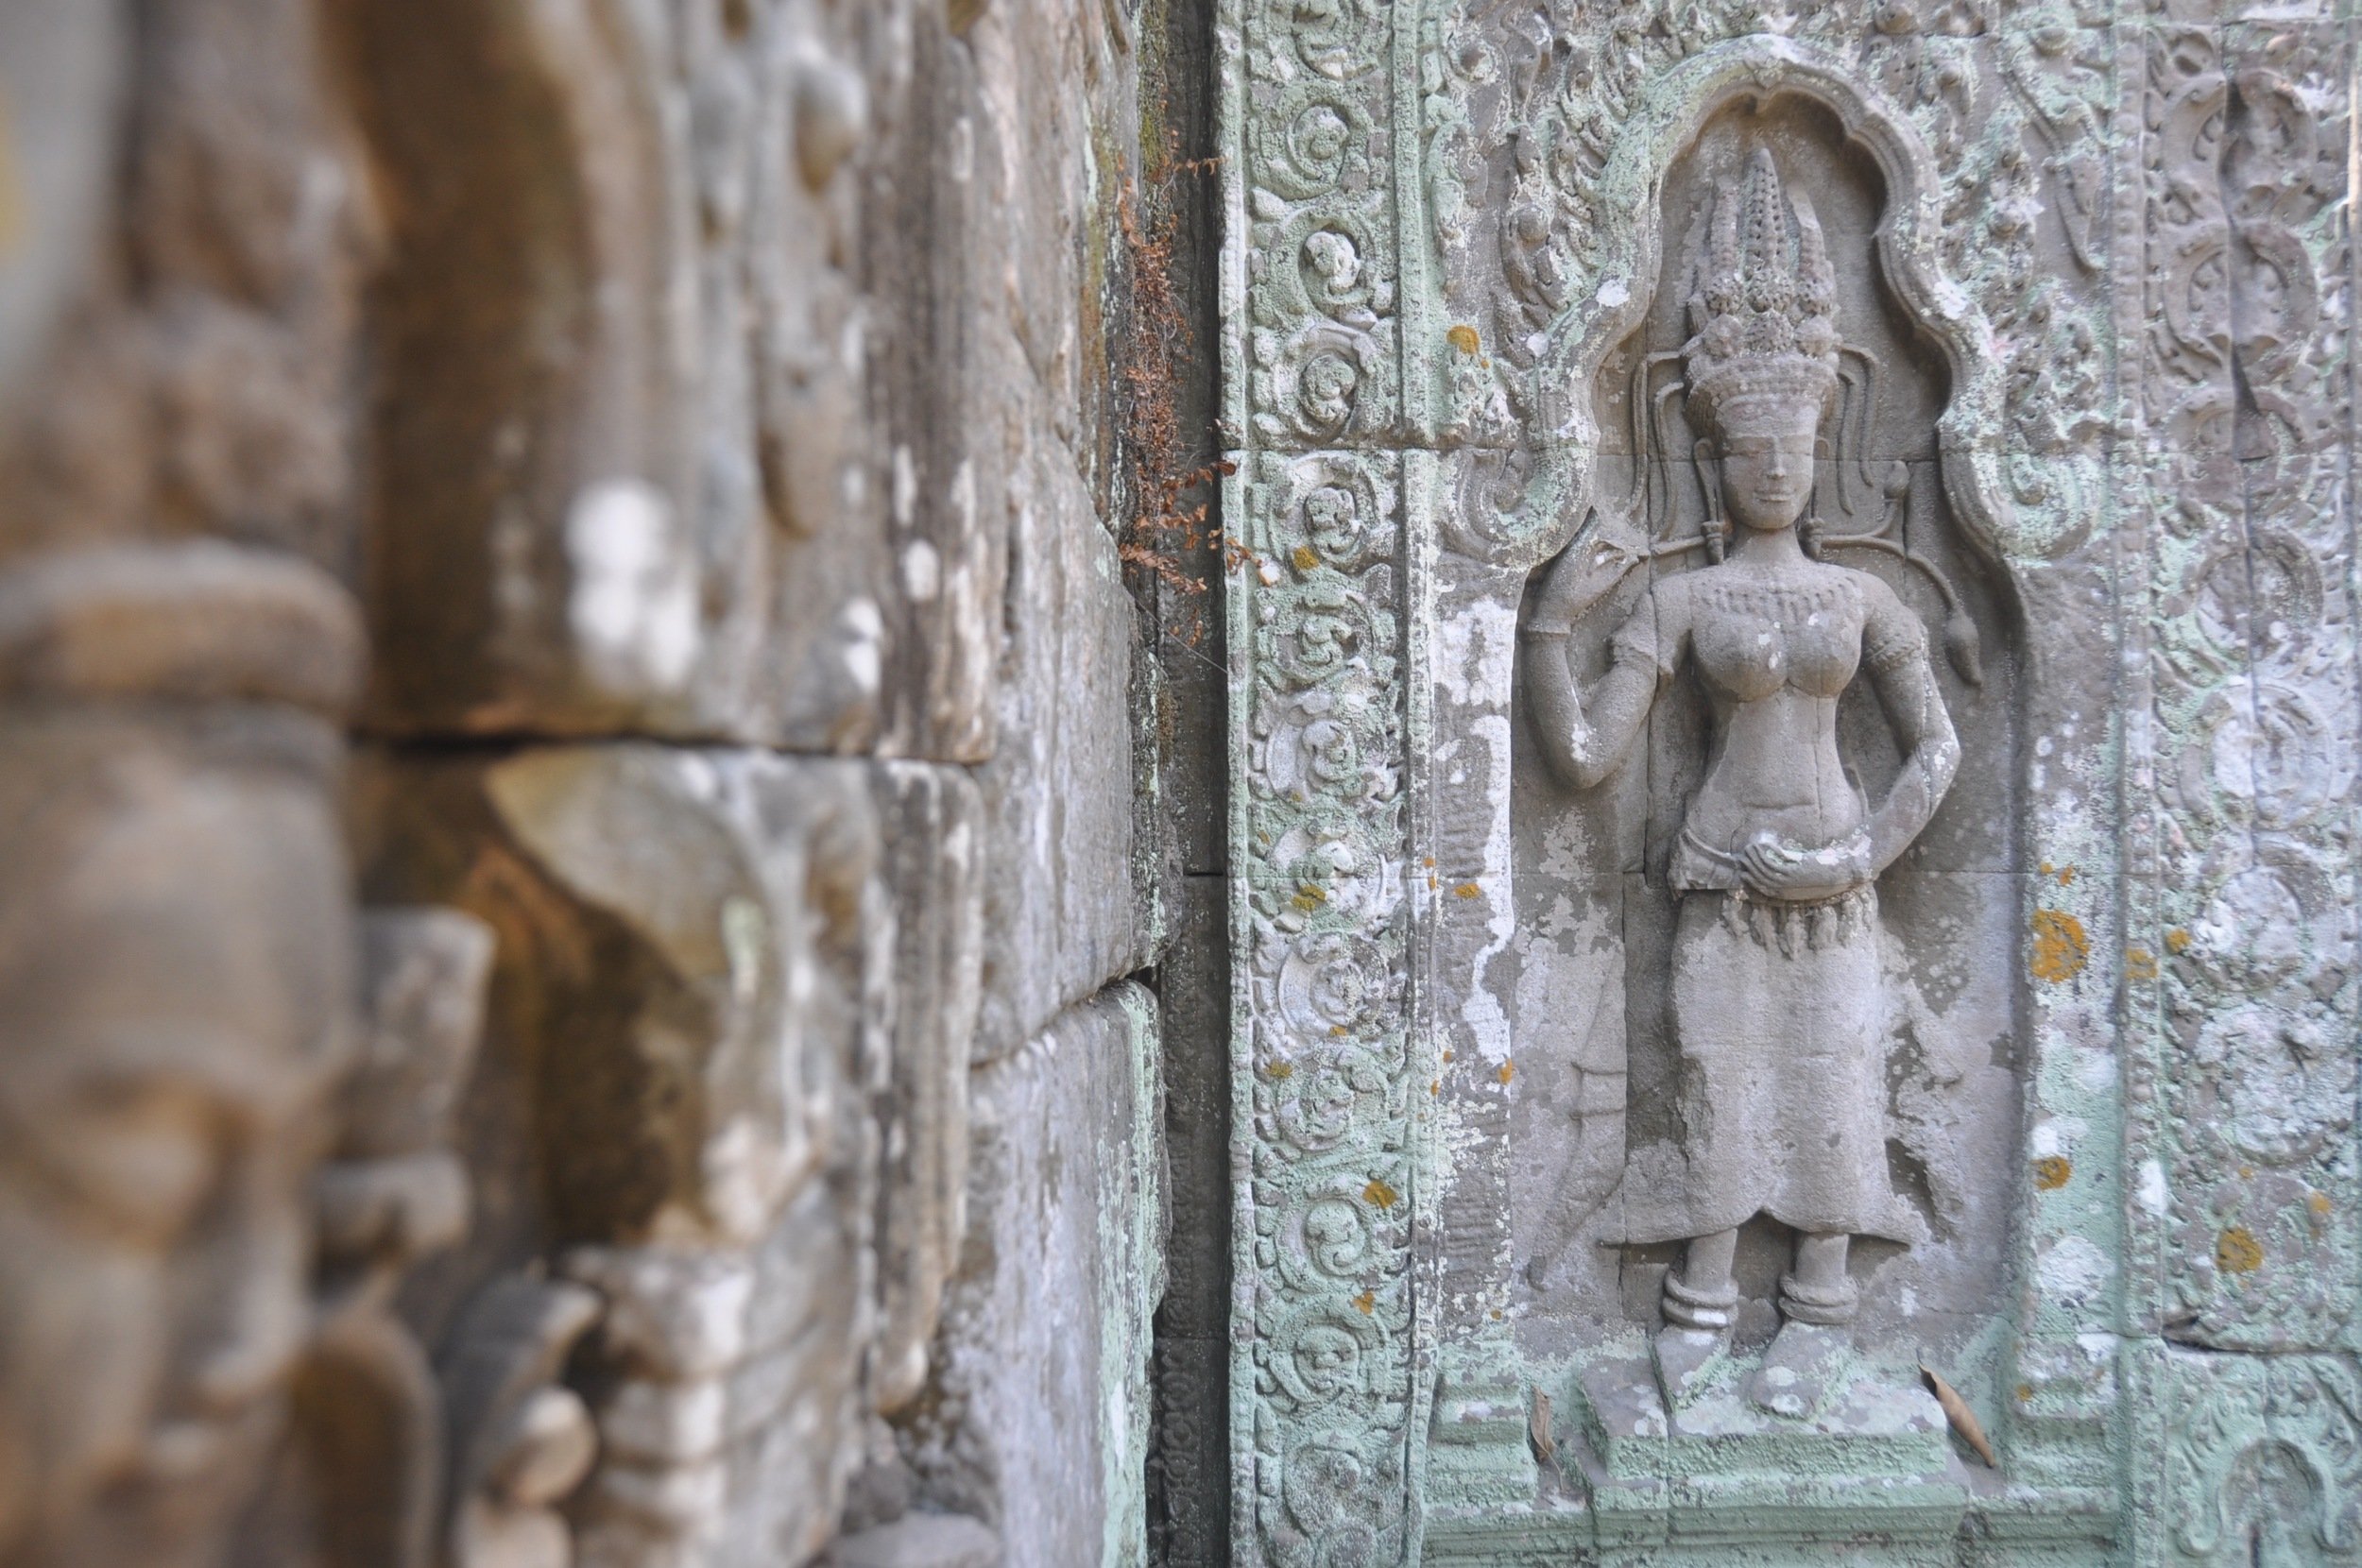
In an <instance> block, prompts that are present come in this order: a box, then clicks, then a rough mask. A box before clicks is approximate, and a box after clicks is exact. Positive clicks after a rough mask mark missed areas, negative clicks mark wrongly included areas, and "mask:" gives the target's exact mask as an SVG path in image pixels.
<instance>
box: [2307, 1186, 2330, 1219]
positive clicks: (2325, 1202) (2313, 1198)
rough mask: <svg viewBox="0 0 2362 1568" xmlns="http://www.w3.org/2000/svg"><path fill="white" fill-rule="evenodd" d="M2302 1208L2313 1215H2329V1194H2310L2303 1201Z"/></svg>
mask: <svg viewBox="0 0 2362 1568" xmlns="http://www.w3.org/2000/svg"><path fill="white" fill-rule="evenodd" d="M2304 1206H2305V1207H2306V1208H2308V1209H2311V1210H2312V1211H2313V1212H2314V1213H2315V1214H2318V1215H2322V1216H2326V1215H2327V1214H2328V1213H2329V1194H2328V1193H2326V1192H2316V1193H2313V1194H2310V1195H2309V1196H2307V1197H2306V1199H2305V1200H2304Z"/></svg>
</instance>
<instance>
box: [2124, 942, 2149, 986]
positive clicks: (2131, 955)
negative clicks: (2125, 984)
mask: <svg viewBox="0 0 2362 1568" xmlns="http://www.w3.org/2000/svg"><path fill="white" fill-rule="evenodd" d="M2124 978H2125V979H2126V980H2155V979H2156V978H2157V955H2156V954H2155V953H2152V952H2150V951H2149V950H2148V948H2146V947H2127V948H2126V949H2125V950H2124Z"/></svg>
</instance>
